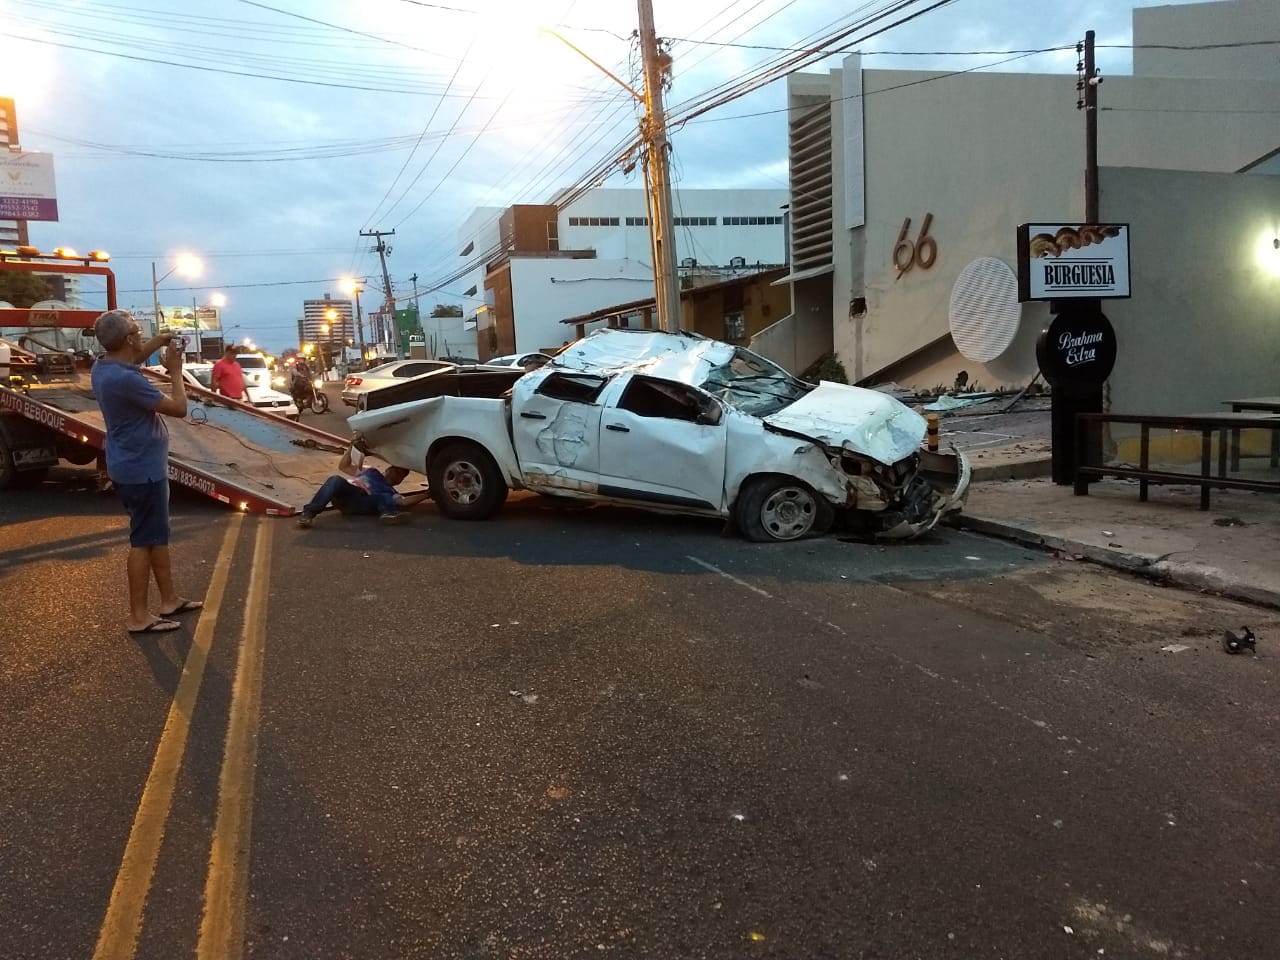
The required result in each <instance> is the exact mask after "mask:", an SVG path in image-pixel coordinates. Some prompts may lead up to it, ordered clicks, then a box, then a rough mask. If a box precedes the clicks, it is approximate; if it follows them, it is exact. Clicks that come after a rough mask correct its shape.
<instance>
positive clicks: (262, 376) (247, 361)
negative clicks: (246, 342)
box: [236, 353, 271, 390]
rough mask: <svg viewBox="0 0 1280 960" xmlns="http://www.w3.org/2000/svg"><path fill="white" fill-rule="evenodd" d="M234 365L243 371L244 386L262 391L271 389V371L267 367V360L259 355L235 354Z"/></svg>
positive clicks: (263, 355)
mask: <svg viewBox="0 0 1280 960" xmlns="http://www.w3.org/2000/svg"><path fill="white" fill-rule="evenodd" d="M236 363H238V364H240V369H241V370H243V371H244V385H245V386H246V387H250V388H254V389H262V390H270V389H271V371H270V369H268V367H267V358H266V355H265V354H261V353H237V354H236Z"/></svg>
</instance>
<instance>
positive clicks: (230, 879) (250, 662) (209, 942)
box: [196, 519, 274, 960]
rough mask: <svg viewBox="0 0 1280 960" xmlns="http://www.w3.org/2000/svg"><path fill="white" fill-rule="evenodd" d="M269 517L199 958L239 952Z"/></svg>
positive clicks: (240, 668)
mask: <svg viewBox="0 0 1280 960" xmlns="http://www.w3.org/2000/svg"><path fill="white" fill-rule="evenodd" d="M273 526H274V524H273V522H272V521H271V520H270V519H266V520H260V521H259V522H258V537H257V540H256V541H255V543H254V547H253V571H252V573H251V575H250V580H249V599H248V602H247V604H246V605H245V612H244V639H243V642H242V643H241V645H240V658H239V662H238V663H237V664H236V679H235V683H234V685H233V686H232V688H231V713H230V718H229V720H228V721H227V743H226V747H225V749H224V750H223V755H222V772H221V774H219V776H218V813H217V819H216V820H215V821H214V826H213V842H212V844H211V847H210V851H209V875H208V878H207V879H206V881H205V888H204V917H203V919H202V920H201V921H200V940H199V942H198V943H197V945H196V958H197V960H240V958H241V957H243V956H244V914H245V902H246V900H247V899H248V895H249V842H250V833H251V832H252V826H253V778H254V769H255V767H256V765H257V759H258V720H259V716H260V713H261V706H262V663H263V655H264V652H265V648H266V635H267V587H268V586H269V584H270V582H271V530H272V527H273Z"/></svg>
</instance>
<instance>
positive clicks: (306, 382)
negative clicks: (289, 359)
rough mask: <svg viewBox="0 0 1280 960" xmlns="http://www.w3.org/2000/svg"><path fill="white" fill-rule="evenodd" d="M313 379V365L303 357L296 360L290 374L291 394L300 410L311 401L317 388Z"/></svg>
mask: <svg viewBox="0 0 1280 960" xmlns="http://www.w3.org/2000/svg"><path fill="white" fill-rule="evenodd" d="M311 379H312V373H311V367H310V365H309V364H308V363H307V361H305V360H302V359H298V360H297V361H295V362H294V364H293V370H292V372H291V373H290V376H289V395H290V396H292V397H293V402H294V403H295V404H297V406H298V409H299V410H301V409H303V407H304V406H305V405H309V404H310V403H311V400H312V397H313V395H314V394H313V391H314V390H315V387H314V385H313V384H312V382H311Z"/></svg>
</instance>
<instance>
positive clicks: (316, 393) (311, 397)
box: [289, 377, 329, 415]
mask: <svg viewBox="0 0 1280 960" xmlns="http://www.w3.org/2000/svg"><path fill="white" fill-rule="evenodd" d="M320 385H321V380H320V378H319V377H317V378H316V379H314V380H312V379H310V378H309V377H294V378H293V384H292V386H291V387H290V390H289V393H290V394H291V395H292V396H293V402H294V404H296V405H297V407H298V413H299V415H301V414H302V411H304V410H311V411H314V412H315V413H324V412H325V411H326V410H328V409H329V397H328V395H327V394H326V393H325V392H324V391H323V390H321V389H320Z"/></svg>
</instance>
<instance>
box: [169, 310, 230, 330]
mask: <svg viewBox="0 0 1280 960" xmlns="http://www.w3.org/2000/svg"><path fill="white" fill-rule="evenodd" d="M160 313H161V314H163V315H164V320H163V321H161V325H162V326H167V327H169V328H170V329H171V330H196V329H198V330H199V331H200V332H201V333H217V332H219V331H221V330H222V311H221V310H219V309H218V308H217V307H165V306H162V307H161V308H160Z"/></svg>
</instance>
